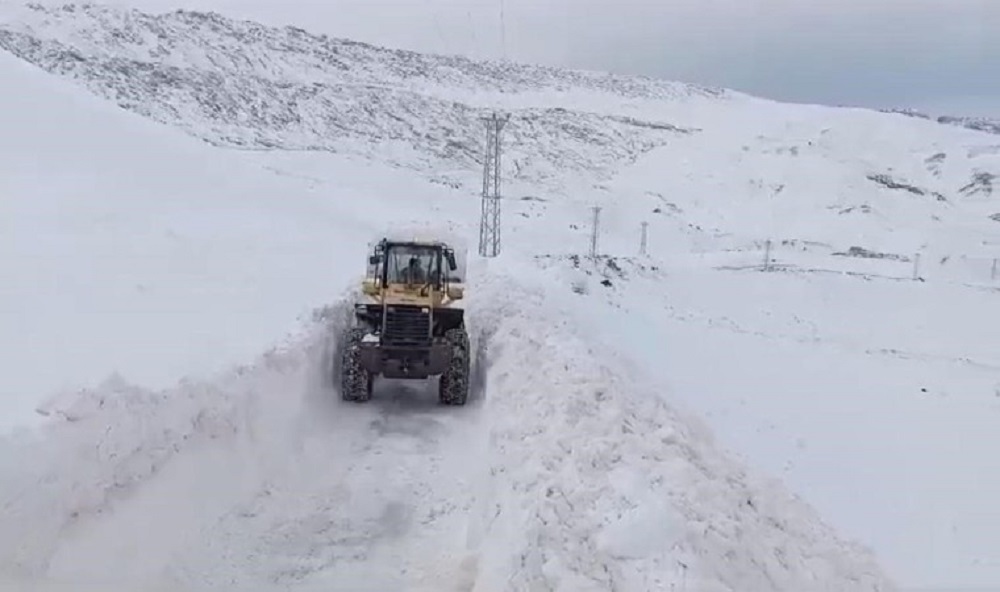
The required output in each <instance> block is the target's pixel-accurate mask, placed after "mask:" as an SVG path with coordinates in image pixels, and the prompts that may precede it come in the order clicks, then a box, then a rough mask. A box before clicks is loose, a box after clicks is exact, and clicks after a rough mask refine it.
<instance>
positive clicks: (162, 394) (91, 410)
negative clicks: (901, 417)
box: [0, 58, 888, 591]
mask: <svg viewBox="0 0 1000 592" xmlns="http://www.w3.org/2000/svg"><path fill="white" fill-rule="evenodd" d="M0 68H2V70H0V76H2V78H3V80H5V82H7V83H10V84H13V85H15V86H16V87H17V88H18V89H19V94H18V95H17V97H14V98H11V97H10V96H8V98H7V99H5V100H6V101H7V103H6V104H5V105H4V107H6V108H5V109H3V110H2V111H3V112H4V114H5V117H6V118H7V119H6V121H5V122H4V123H5V125H7V126H8V128H9V129H10V130H12V131H11V133H12V136H13V137H14V138H15V139H17V140H18V142H16V143H17V144H18V149H19V150H18V151H17V152H16V153H12V154H9V155H5V156H9V158H5V159H4V163H5V165H6V164H8V163H9V165H10V166H9V169H5V170H4V173H5V175H6V177H5V179H6V180H7V181H6V182H8V183H10V185H9V187H10V188H12V190H15V191H16V195H17V196H18V199H17V200H7V201H4V202H3V207H4V212H3V218H4V220H5V221H9V222H10V223H11V224H12V228H13V229H15V230H16V233H13V234H9V235H5V236H11V237H13V241H12V242H13V246H14V247H15V248H13V249H8V250H5V251H4V253H5V255H4V258H3V259H2V260H0V264H2V266H3V271H4V273H5V275H6V274H11V275H10V276H11V277H16V278H17V280H18V281H17V282H15V283H13V284H9V285H8V287H7V289H5V291H4V293H3V298H4V301H3V306H2V308H0V311H2V312H3V323H4V331H3V332H2V335H3V336H4V342H3V347H4V351H5V354H7V355H9V356H11V359H13V360H15V361H16V362H17V363H15V364H11V365H10V366H8V368H11V369H12V370H13V371H11V372H8V373H5V376H4V382H3V385H4V389H5V390H4V398H5V400H9V399H11V398H12V397H18V396H22V395H23V397H24V398H23V399H21V402H22V403H27V402H28V401H31V399H32V398H33V397H37V396H39V395H42V394H47V393H48V391H49V389H51V388H53V387H55V386H57V385H58V384H59V383H64V382H65V383H68V384H73V385H77V386H79V385H90V386H89V387H88V388H85V389H84V390H82V391H78V392H74V391H72V390H70V391H67V392H64V393H63V394H62V395H61V396H59V397H55V398H54V399H52V400H50V401H48V402H47V403H46V405H45V410H46V412H47V413H49V415H50V418H51V421H50V422H49V423H48V424H46V425H45V426H41V427H39V428H36V429H34V430H32V431H30V432H24V431H22V432H18V433H15V434H12V435H11V436H10V437H7V438H5V439H4V441H3V443H2V445H0V505H2V507H3V508H4V512H3V513H2V514H0V573H3V574H5V576H9V577H10V578H11V580H10V582H12V583H13V582H16V583H17V585H18V586H24V587H26V586H27V585H28V584H26V583H25V582H26V581H29V582H31V584H32V585H38V584H39V583H40V582H43V581H52V582H63V583H67V582H72V583H76V584H78V585H93V586H95V587H98V586H100V587H103V588H104V589H108V588H112V587H114V586H132V587H133V588H135V587H142V588H144V589H149V588H148V587H149V586H154V585H157V584H170V583H175V584H180V585H184V586H186V587H188V588H189V589H199V588H200V587H207V586H212V587H215V588H214V589H219V588H220V587H221V588H223V589H224V588H225V587H227V586H228V587H231V588H230V589H248V588H255V589H260V587H264V588H265V589H267V588H268V587H270V588H271V589H287V587H289V586H292V587H295V588H296V589H301V590H314V589H315V590H320V589H322V590H330V589H352V590H358V589H366V587H370V588H371V589H380V590H382V589H395V588H397V587H403V588H405V589H409V590H448V589H453V590H497V589H509V588H510V587H517V586H518V585H523V584H527V583H534V584H535V585H540V586H542V587H544V588H547V589H559V590H601V589H607V587H608V586H614V587H616V588H617V589H646V588H649V587H654V588H662V589H670V588H671V587H672V586H688V587H691V588H692V589H693V587H695V586H698V587H700V588H701V589H705V590H720V591H721V590H726V589H730V588H731V587H732V585H736V584H744V583H746V582H755V583H757V584H758V585H761V586H768V587H774V588H775V589H783V590H800V589H803V588H804V587H809V588H813V589H815V588H816V587H817V586H818V587H821V588H823V589H829V590H885V589H887V587H888V584H887V583H886V582H885V580H884V577H883V576H882V575H881V574H880V572H879V570H878V567H877V566H876V565H875V563H874V562H873V560H872V559H871V557H870V555H869V554H868V553H867V552H866V551H864V550H863V549H860V548H856V547H854V546H852V545H849V544H846V543H842V542H840V541H839V540H838V539H837V537H836V535H835V534H834V533H833V532H831V531H830V529H829V528H828V527H826V526H824V525H823V524H822V522H821V521H820V520H819V519H818V517H817V516H815V515H814V513H813V512H812V511H811V510H810V509H808V508H807V507H806V506H805V505H804V504H803V503H802V502H799V501H795V500H793V499H792V498H791V497H789V495H788V494H787V493H784V492H783V491H782V489H781V487H780V486H778V485H776V484H767V483H764V482H763V481H762V480H761V479H760V478H757V477H751V476H748V475H747V471H746V470H744V469H742V468H740V467H739V466H737V465H735V464H734V463H733V462H732V461H730V460H726V459H725V458H724V457H722V456H721V455H720V453H719V452H717V451H716V450H715V448H714V445H713V444H712V442H711V440H710V438H708V437H707V435H706V433H705V432H704V430H703V429H702V428H699V427H697V426H696V425H695V424H694V423H693V421H691V420H685V419H684V418H682V417H680V416H678V415H677V414H676V413H675V412H673V411H671V410H670V408H669V407H667V405H666V404H665V403H664V401H663V400H661V399H659V398H658V397H657V396H656V394H657V390H658V388H657V386H656V384H655V383H650V384H644V380H643V378H642V376H643V373H642V372H641V371H640V370H639V369H638V368H630V367H629V365H628V362H627V360H625V359H621V360H617V359H615V358H614V357H613V354H614V351H615V349H614V346H613V345H611V346H608V345H605V346H601V347H599V348H598V347H597V346H596V345H594V342H588V341H587V340H585V339H583V338H581V336H580V335H579V334H578V333H577V331H576V330H575V329H574V328H573V327H574V326H576V325H577V324H578V323H579V319H573V318H568V317H567V318H563V317H561V316H560V314H559V313H558V311H557V309H552V308H550V306H551V305H550V304H549V303H548V301H547V298H546V297H545V290H546V288H545V286H546V285H547V284H546V282H547V280H546V279H545V278H543V277H538V276H536V275H535V274H534V272H532V271H531V267H530V265H529V263H527V262H524V261H520V260H519V259H518V258H517V257H516V256H508V257H505V258H504V259H502V260H498V261H497V262H496V263H497V264H498V265H504V266H506V267H507V271H506V273H503V274H500V273H497V272H496V271H491V270H490V269H489V266H486V267H483V266H482V265H481V264H480V266H478V267H477V266H476V265H473V266H472V268H471V269H470V275H471V277H470V285H472V286H475V287H476V288H475V289H473V290H471V291H470V323H472V329H473V335H474V338H475V339H477V340H478V339H484V340H485V341H483V343H487V342H488V347H487V348H485V349H481V350H477V351H480V354H479V356H477V364H478V363H481V364H480V365H477V368H481V371H482V372H484V373H485V379H483V380H482V381H481V382H482V383H483V384H484V387H483V388H480V389H478V395H479V396H477V397H476V400H475V401H473V402H472V404H470V405H469V406H467V407H465V408H462V409H454V410H443V409H441V408H439V407H438V406H437V405H436V403H435V402H434V398H433V397H432V396H428V394H427V393H426V392H425V391H423V390H421V388H420V387H421V385H394V384H391V383H390V384H384V385H382V388H380V391H379V395H378V397H377V400H375V401H373V402H372V403H371V404H369V405H365V406H351V405H343V404H341V403H340V402H339V401H338V399H337V395H336V393H335V392H334V391H333V389H332V388H331V387H330V385H329V376H330V369H329V368H328V366H327V363H326V360H328V359H329V355H330V353H331V352H330V348H331V345H330V343H329V335H330V334H331V331H332V328H331V327H330V325H331V324H333V325H336V324H337V322H338V319H340V318H342V316H343V314H344V311H343V310H342V309H340V308H338V307H336V306H334V307H333V308H332V309H324V310H323V311H321V312H322V314H320V315H318V316H317V317H312V316H304V317H302V318H301V321H300V322H301V324H300V325H298V326H297V328H296V327H294V326H293V321H294V320H295V318H296V314H297V313H299V312H300V311H303V310H306V311H308V310H309V309H311V308H314V305H317V304H323V303H336V302H337V301H338V297H339V296H341V291H342V288H343V287H344V286H345V285H347V284H348V282H350V281H351V280H352V279H353V278H354V277H355V276H356V275H357V273H358V272H359V271H360V270H361V269H362V264H363V261H364V258H363V255H364V252H363V250H362V249H363V245H364V244H365V240H366V239H368V238H370V237H369V236H368V235H369V230H370V229H374V228H379V227H380V226H381V225H382V224H383V223H384V222H385V220H386V219H387V216H391V217H392V219H393V220H400V221H401V223H410V222H412V223H414V224H419V223H430V222H433V220H432V218H433V217H434V216H435V215H436V214H435V212H438V211H446V212H448V213H449V214H448V215H449V217H453V218H454V219H456V220H457V223H456V224H455V225H454V228H453V230H454V231H456V232H459V233H465V234H466V235H467V236H471V235H472V231H473V230H474V224H475V206H476V200H473V199H469V198H468V197H467V196H464V197H463V196H461V195H460V194H458V193H456V192H454V191H452V190H449V189H445V188H441V187H435V186H432V185H421V181H420V180H419V179H418V178H415V177H413V176H412V175H408V174H405V173H398V172H392V171H388V170H385V169H381V168H379V167H377V166H375V165H372V164H368V165H362V164H360V163H351V162H350V161H348V160H346V159H342V158H340V159H329V158H323V157H316V159H301V160H300V159H294V162H293V163H292V162H289V161H282V160H281V159H275V160H274V161H273V162H272V163H270V164H268V166H269V167H270V168H271V169H272V171H268V170H266V169H265V168H263V167H257V166H255V165H256V164H259V161H260V160H263V161H265V162H266V161H267V158H266V156H262V155H255V156H245V155H234V154H232V153H228V152H223V151H217V150H216V149H212V148H209V147H206V146H204V145H201V144H198V143H197V142H196V141H194V140H191V139H189V138H184V137H182V136H179V135H178V134H177V133H176V132H173V131H171V130H169V129H167V128H163V127H160V126H157V125H154V124H150V123H148V122H144V121H142V120H139V119H136V118H135V117H134V116H132V115H129V114H126V113H123V112H120V111H117V110H114V109H113V108H110V106H108V105H105V104H102V103H100V102H98V101H96V100H95V99H93V98H92V97H88V96H86V95H83V94H81V93H80V92H78V91H77V90H76V89H72V88H70V87H67V86H65V85H63V84H61V83H60V82H58V81H56V80H53V79H48V78H45V77H44V75H43V74H41V73H40V72H38V71H36V70H32V69H30V67H28V66H26V65H24V64H21V63H17V62H15V61H14V60H12V59H10V58H3V59H2V60H0ZM29 105H30V108H29ZM54 154H55V155H57V156H58V158H52V156H53V155H54ZM293 165H294V166H293ZM317 165H324V166H321V167H319V168H322V172H323V175H332V176H333V177H334V179H335V182H327V181H326V177H323V176H310V175H308V174H305V175H299V174H298V173H299V172H302V171H303V170H306V169H308V168H309V167H312V166H317ZM354 169H358V170H354ZM274 170H277V171H278V172H279V173H284V174H274V172H273V171H274ZM290 173H295V174H292V175H291V176H290ZM369 175H371V176H369ZM390 189H391V190H390ZM426 206H430V208H429V210H428V209H427V208H426ZM410 214H413V215H412V216H411V215H410ZM408 216H409V218H408ZM519 261H520V262H519ZM490 263H493V262H490ZM14 274H16V276H15V275H14ZM290 328H292V329H295V330H294V331H292V332H291V334H290V335H289V336H288V337H287V338H286V339H285V340H283V341H282V342H281V343H280V344H279V345H278V346H276V347H275V348H274V349H273V350H272V351H268V352H267V353H265V354H263V355H259V356H256V357H254V356H251V355H248V354H247V353H246V351H247V350H249V349H253V348H257V349H258V350H264V349H265V347H264V346H262V345H261V343H264V342H272V343H273V342H276V341H278V336H279V335H280V334H282V333H283V332H284V331H285V330H286V329H290ZM223 345H226V346H227V347H223ZM14 356H20V357H17V358H14ZM609 356H611V357H609ZM203 358H204V359H203ZM238 359H243V360H253V361H252V362H251V363H248V364H246V365H238V364H235V365H234V364H233V360H238ZM539 360H544V361H545V366H543V367H540V368H538V369H537V370H538V372H537V373H536V372H530V373H525V372H524V371H525V369H526V368H529V367H530V365H531V363H532V362H537V361H539ZM116 368H117V369H120V370H121V375H120V376H117V375H111V376H110V378H107V379H106V380H105V379H104V377H105V376H108V375H109V374H110V373H111V372H112V371H113V370H115V369H116ZM171 371H172V372H174V373H175V377H176V378H183V379H182V380H181V381H180V382H179V383H174V384H169V382H170V381H169V380H168V379H167V374H169V373H170V372H171ZM185 377H187V378H185ZM595 389H598V390H595ZM23 406H24V405H23V404H22V407H23ZM11 414H12V416H13V418H17V419H20V418H21V417H23V415H18V414H17V410H12V411H11ZM642 525H650V526H655V527H654V528H650V529H643V530H642V532H640V531H639V530H637V529H639V528H640V526H642ZM640 534H641V535H642V536H639V535H640ZM112 589H113V588H112Z"/></svg>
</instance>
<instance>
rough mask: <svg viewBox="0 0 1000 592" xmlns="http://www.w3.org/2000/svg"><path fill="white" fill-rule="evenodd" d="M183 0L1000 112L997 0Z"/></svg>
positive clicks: (757, 86) (379, 31) (443, 39)
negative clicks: (540, 0)
mask: <svg viewBox="0 0 1000 592" xmlns="http://www.w3.org/2000/svg"><path fill="white" fill-rule="evenodd" d="M118 1H119V2H120V3H125V4H130V5H139V6H141V7H143V8H154V9H171V8H174V7H176V6H177V4H178V2H177V0H172V1H171V0H118ZM180 2H181V4H182V5H184V3H185V2H186V3H187V4H186V6H187V7H190V8H201V9H205V8H209V9H215V10H219V11H220V12H225V13H228V14H231V15H233V16H238V17H245V18H252V19H255V20H262V21H264V22H269V23H272V24H296V25H299V26H302V27H304V28H309V29H311V30H315V31H320V32H325V33H328V34H331V35H336V36H342V37H351V38H355V39H359V40H363V41H369V42H372V43H378V44H383V45H390V46H395V47H406V48H412V49H416V50H420V51H432V52H443V53H459V54H464V55H470V56H473V57H488V58H499V57H502V56H503V55H506V56H507V57H508V58H510V59H515V60H525V61H531V62H536V63H545V64H552V65H564V66H570V67H579V68H590V69H606V70H613V71H618V72H627V73H638V74H648V75H653V76H660V77H665V78H672V79H678V80H686V81H691V82H701V83H705V84H711V85H715V86H725V87H730V88H736V89H738V90H743V91H745V92H750V93H753V94H758V95H762V96H767V97H772V98H776V99H780V100H791V101H802V102H818V103H832V104H856V105H866V106H874V107H882V106H890V105H891V106H917V107H928V108H934V109H948V108H949V105H954V106H956V107H961V108H963V109H975V110H976V111H980V112H987V113H992V114H995V115H997V116H1000V74H998V72H1000V1H997V0H880V1H878V2H872V1H871V0H834V1H831V2H824V1H821V2H817V1H813V0H671V1H670V2H663V1H660V0H547V1H545V2H538V1H537V0H180ZM501 12H502V13H503V19H502V24H503V26H502V27H501Z"/></svg>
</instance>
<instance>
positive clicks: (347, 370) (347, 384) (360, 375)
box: [339, 328, 374, 403]
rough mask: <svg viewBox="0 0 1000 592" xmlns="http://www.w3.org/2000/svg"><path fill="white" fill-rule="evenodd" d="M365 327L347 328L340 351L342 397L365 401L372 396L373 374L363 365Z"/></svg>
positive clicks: (349, 399) (347, 399) (346, 399)
mask: <svg viewBox="0 0 1000 592" xmlns="http://www.w3.org/2000/svg"><path fill="white" fill-rule="evenodd" d="M365 333H367V331H365V330H364V329H360V328H352V329H348V330H347V335H346V336H345V337H344V341H343V344H342V346H341V352H340V356H341V357H340V368H339V370H340V377H339V378H340V398H341V399H343V400H344V401H354V402H357V403H364V402H366V401H369V400H371V398H372V383H373V382H374V380H373V378H374V377H373V376H372V375H371V373H369V372H368V371H367V370H365V369H364V368H363V367H362V366H361V339H362V338H363V337H364V336H365Z"/></svg>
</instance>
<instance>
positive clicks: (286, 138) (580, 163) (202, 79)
mask: <svg viewBox="0 0 1000 592" xmlns="http://www.w3.org/2000/svg"><path fill="white" fill-rule="evenodd" d="M5 12H6V13H7V14H8V15H9V16H8V17H7V18H8V22H7V23H5V24H4V26H3V29H2V30H0V47H3V48H5V49H7V50H8V51H11V52H12V53H14V54H15V55H18V56H20V57H23V58H24V59H26V60H29V61H31V62H32V63H35V64H37V65H39V66H41V67H43V68H45V69H46V70H48V71H50V72H55V73H59V74H62V75H66V76H70V77H73V78H74V79H77V80H79V81H80V82H81V83H83V84H85V85H86V86H87V87H88V88H90V89H91V90H92V91H94V92H96V93H97V94H99V95H101V96H104V97H107V98H109V99H111V100H113V101H115V102H116V103H117V104H119V105H121V106H122V107H125V108H127V109H130V110H133V111H136V112H138V113H141V114H143V115H146V116H149V117H150V118H152V119H154V120H156V121H161V122H168V123H171V124H176V125H179V126H180V127H182V128H183V129H186V130H187V131H189V132H190V133H192V134H194V135H196V136H198V137H201V138H204V139H206V140H208V141H210V142H213V143H219V144H223V145H226V146H241V147H246V148H255V149H260V148H275V147H277V148H285V149H295V150H314V149H322V150H332V151H338V152H341V151H346V152H360V153H364V154H371V153H375V154H378V155H379V156H380V157H381V158H383V159H388V160H390V161H391V162H393V163H395V164H397V165H399V166H405V167H419V168H421V169H423V170H427V171H436V172H438V174H442V175H443V176H442V178H444V179H448V175H447V174H446V173H447V172H448V169H467V168H468V167H469V166H470V165H471V164H472V163H474V162H476V161H477V159H478V158H479V152H480V148H479V145H480V143H481V139H480V137H481V129H482V126H481V124H480V122H479V120H478V118H479V117H480V116H483V115H486V114H487V110H488V108H489V107H490V106H491V105H494V104H495V102H494V101H491V100H490V96H491V95H493V94H495V93H510V92H517V93H533V94H541V95H545V94H549V93H562V92H566V91H567V90H570V89H572V91H573V92H584V93H593V94H596V95H598V96H601V95H610V96H613V97H616V98H632V99H643V100H663V99H673V98H678V97H712V98H716V97H718V100H723V98H724V97H725V96H726V95H725V93H722V92H721V91H713V90H708V89H702V88H697V87H692V86H688V85H681V84H675V83H665V82H659V81H655V80H645V79H637V78H625V77H616V76H609V75H602V74H590V73H585V72H566V71H561V70H554V69H551V68H541V67H528V66H517V65H507V64H499V63H479V62H471V61H469V60H465V59H460V58H452V57H435V56H425V55H421V54H416V53H412V52H403V51H390V50H384V49H380V48H376V47H372V46H369V45H364V44H360V43H355V42H351V41H347V40H339V39H329V38H326V37H320V36H314V35H311V34H309V33H308V32H306V31H303V30H301V29H294V28H284V29H278V28H273V27H265V26H262V25H259V24H256V23H251V22H246V21H237V20H232V19H227V18H224V17H222V16H220V15H218V14H214V13H199V12H189V11H177V12H172V13H167V14H163V15H147V14H143V13H140V12H138V11H126V10H120V9H113V8H104V7H99V6H75V7H74V6H69V7H59V8H55V7H53V8H45V7H42V6H39V5H33V6H32V7H31V8H24V9H21V10H13V9H10V8H9V9H8V10H6V11H5ZM458 92H465V93H471V94H472V95H473V97H470V98H469V99H467V100H464V101H462V100H459V101H456V100H455V99H456V93H458ZM476 97H478V98H476ZM517 115H518V119H519V122H520V124H519V125H518V126H516V128H512V129H511V130H510V134H511V138H513V139H514V141H515V143H516V144H517V145H519V146H520V150H521V152H520V155H517V154H514V155H511V156H512V160H511V162H513V163H514V164H515V166H516V167H517V168H518V171H519V172H518V176H519V177H522V178H524V179H526V180H531V181H536V182H537V181H542V180H544V179H545V178H546V177H547V176H548V175H550V174H551V171H552V169H554V168H558V169H561V170H564V169H567V168H572V169H575V170H576V171H577V172H578V173H580V174H583V175H586V176H588V177H594V178H601V177H604V176H606V175H607V174H608V173H609V172H610V169H611V168H613V166H614V165H615V163H616V162H627V161H628V160H630V159H632V158H634V157H635V156H637V155H638V154H641V153H643V152H644V151H646V150H648V149H649V148H651V147H654V146H659V145H663V144H665V143H667V142H670V141H671V140H672V139H674V138H675V137H677V136H678V135H683V134H685V133H691V131H692V130H687V129H680V128H677V127H676V126H673V125H672V124H671V123H670V122H663V121H658V120H635V119H634V118H630V117H627V116H625V115H623V114H606V113H594V112H592V111H591V110H587V109H586V108H583V109H563V108H558V109H557V108H552V107H549V106H546V107H540V108H530V107H525V108H523V109H520V110H519V111H518V114H517ZM593 146H599V147H602V148H603V149H604V150H606V151H607V152H608V157H610V158H604V159H595V158H593V157H594V156H598V154H597V153H596V152H595V151H594V150H590V149H589V148H591V147H593ZM414 152H415V153H416V158H414V157H413V156H412V153H414ZM529 155H530V156H529Z"/></svg>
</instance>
